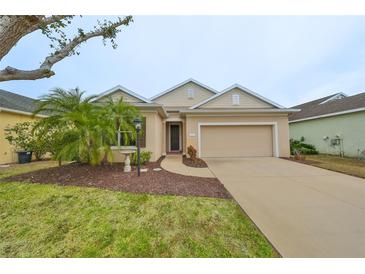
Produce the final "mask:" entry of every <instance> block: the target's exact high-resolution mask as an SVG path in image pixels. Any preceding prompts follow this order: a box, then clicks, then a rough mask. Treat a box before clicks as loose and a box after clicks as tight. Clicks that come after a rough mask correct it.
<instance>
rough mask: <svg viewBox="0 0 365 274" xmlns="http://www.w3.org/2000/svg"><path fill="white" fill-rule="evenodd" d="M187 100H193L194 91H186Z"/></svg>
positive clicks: (190, 89)
mask: <svg viewBox="0 0 365 274" xmlns="http://www.w3.org/2000/svg"><path fill="white" fill-rule="evenodd" d="M188 99H194V90H193V89H192V88H189V89H188Z"/></svg>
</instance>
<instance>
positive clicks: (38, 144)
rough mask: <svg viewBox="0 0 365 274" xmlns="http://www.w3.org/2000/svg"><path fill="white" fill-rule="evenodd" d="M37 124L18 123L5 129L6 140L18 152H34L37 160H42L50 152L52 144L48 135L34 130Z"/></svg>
mask: <svg viewBox="0 0 365 274" xmlns="http://www.w3.org/2000/svg"><path fill="white" fill-rule="evenodd" d="M35 125H36V123H31V122H23V123H17V124H15V125H14V126H13V127H10V126H8V127H7V128H5V136H6V137H5V138H6V139H7V140H8V141H9V143H10V144H11V145H13V146H14V147H15V149H16V150H17V151H32V152H33V153H34V155H35V157H36V159H37V160H42V158H43V156H44V155H45V154H46V153H47V152H48V151H49V146H50V142H49V140H48V138H47V134H46V133H44V132H41V131H38V130H34V127H35Z"/></svg>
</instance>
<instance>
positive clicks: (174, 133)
mask: <svg viewBox="0 0 365 274" xmlns="http://www.w3.org/2000/svg"><path fill="white" fill-rule="evenodd" d="M170 150H171V151H179V150H180V126H179V125H170Z"/></svg>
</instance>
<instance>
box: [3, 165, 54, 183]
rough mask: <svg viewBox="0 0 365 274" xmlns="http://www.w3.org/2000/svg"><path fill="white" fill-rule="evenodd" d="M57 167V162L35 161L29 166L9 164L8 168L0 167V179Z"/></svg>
mask: <svg viewBox="0 0 365 274" xmlns="http://www.w3.org/2000/svg"><path fill="white" fill-rule="evenodd" d="M55 166H58V162H57V161H35V162H31V163H29V164H10V166H9V167H0V179H1V178H4V177H9V176H13V175H17V174H21V173H26V172H30V171H34V170H38V169H42V168H49V167H55Z"/></svg>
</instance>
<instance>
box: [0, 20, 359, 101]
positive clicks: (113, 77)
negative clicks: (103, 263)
mask: <svg viewBox="0 0 365 274" xmlns="http://www.w3.org/2000/svg"><path fill="white" fill-rule="evenodd" d="M97 18H101V17H88V16H85V17H82V18H80V19H79V18H77V19H76V20H75V25H77V26H79V25H82V26H83V27H85V28H86V29H87V28H91V27H92V26H93V24H94V22H95V21H96V19H97ZM117 43H118V44H119V47H118V48H117V49H116V50H113V49H112V47H111V46H110V45H107V46H106V47H105V46H104V45H103V43H102V41H101V39H98V38H95V39H94V40H90V41H88V42H87V43H86V44H83V45H82V46H81V47H80V49H79V51H80V53H81V54H80V55H79V56H76V55H75V56H72V57H70V58H67V59H64V60H63V61H61V62H59V63H58V64H56V65H55V66H54V71H55V72H56V75H55V76H53V77H51V78H49V79H42V80H36V81H9V82H2V83H0V89H5V90H9V91H12V92H16V93H19V94H22V95H26V96H30V97H34V98H37V97H39V96H40V95H42V94H45V93H46V92H47V91H48V90H50V89H51V88H53V87H62V88H66V89H68V88H74V87H80V88H81V89H82V90H86V91H87V92H88V94H97V93H100V92H103V91H105V90H107V89H109V88H111V87H113V86H115V85H117V84H121V85H123V86H125V87H127V88H129V89H131V90H133V91H134V92H137V93H139V94H141V95H143V96H145V97H151V96H153V95H155V94H157V93H159V92H162V91H164V90H166V89H168V88H170V87H171V86H173V85H175V84H177V83H179V82H182V81H184V80H186V79H187V78H191V77H192V78H194V79H196V80H198V81H200V82H202V83H204V84H206V85H208V86H211V87H212V88H214V89H216V90H219V91H220V90H223V89H224V88H226V87H228V86H230V85H231V84H234V83H239V84H241V85H243V86H245V87H247V88H249V89H251V90H253V91H255V92H257V93H259V94H261V95H263V96H265V97H267V98H269V99H271V100H273V101H275V102H277V103H279V104H281V105H284V106H287V107H289V106H293V105H296V104H299V103H302V102H305V101H308V100H312V99H316V98H319V97H322V96H325V95H328V94H332V93H335V92H340V91H341V92H344V93H346V94H348V95H352V94H356V93H360V92H363V91H365V16H363V17H354V16H352V17H351V16H339V17H329V16H317V17H315V16H307V17H298V16H286V17H279V16H136V17H134V23H132V24H131V25H130V26H129V27H127V28H125V29H124V30H123V31H122V32H121V33H119V35H118V39H117ZM48 44H49V42H48V41H47V39H46V38H45V37H44V36H42V35H41V33H39V32H36V33H33V34H30V35H28V36H26V37H25V38H23V39H22V40H21V41H20V42H19V43H18V45H17V46H16V47H15V48H13V49H12V50H11V52H10V53H9V54H8V55H7V56H6V57H5V58H4V59H3V60H2V61H1V62H0V68H4V67H5V66H7V65H10V66H14V67H17V68H21V69H34V68H36V67H37V66H38V65H39V64H40V62H41V61H42V60H43V59H44V57H45V55H46V54H47V53H49V52H50V48H49V47H48Z"/></svg>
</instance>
